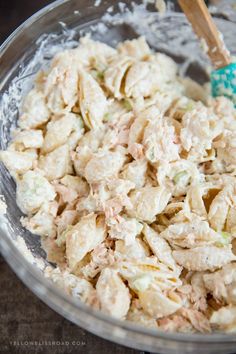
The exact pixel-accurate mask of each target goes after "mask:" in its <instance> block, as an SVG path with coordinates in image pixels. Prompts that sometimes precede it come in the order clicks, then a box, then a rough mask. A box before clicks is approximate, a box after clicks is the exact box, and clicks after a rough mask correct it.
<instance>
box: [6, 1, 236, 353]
mask: <svg viewBox="0 0 236 354" xmlns="http://www.w3.org/2000/svg"><path fill="white" fill-rule="evenodd" d="M122 2H123V4H124V5H119V4H118V3H117V1H115V0H114V1H113V0H110V1H109V0H107V1H106V0H105V1H102V2H101V4H100V6H94V1H93V0H80V1H78V0H64V1H63V0H59V1H56V2H54V3H53V4H51V5H49V6H48V7H46V8H44V9H43V10H41V11H40V12H38V13H37V14H35V15H34V16H32V17H31V18H30V19H29V20H27V21H26V22H25V23H24V24H23V25H22V26H21V27H19V28H18V29H17V30H16V31H15V32H14V33H13V34H12V35H11V36H10V37H9V38H8V39H7V41H6V42H5V43H4V44H3V45H2V47H1V48H0V55H1V56H0V65H1V71H0V134H1V135H0V149H5V148H6V146H7V143H8V141H9V139H10V130H11V128H12V127H14V126H15V124H16V121H17V117H18V111H19V106H20V101H21V98H22V96H24V94H25V93H26V92H27V91H28V90H29V88H30V87H31V86H32V82H33V78H34V75H35V73H36V72H37V71H38V70H39V68H40V67H42V66H45V65H47V63H48V61H49V60H50V58H51V57H52V56H53V55H54V54H55V53H56V52H57V51H59V50H62V49H63V48H68V47H74V46H76V44H77V42H78V39H79V37H80V36H81V35H84V34H85V33H88V32H90V33H91V35H92V37H94V38H95V39H98V40H102V41H105V42H107V43H109V44H111V45H115V44H116V43H117V42H119V41H121V40H125V39H127V38H134V37H137V36H139V35H142V34H144V35H145V36H146V37H147V40H148V42H149V44H150V45H151V46H152V47H153V48H154V49H155V50H159V51H161V52H164V53H166V54H168V55H170V56H172V57H173V58H174V59H175V60H176V61H177V62H178V63H179V64H180V68H181V70H182V71H185V72H187V74H188V75H190V76H192V77H193V78H195V79H196V80H197V81H199V82H201V83H202V82H204V81H206V80H207V75H206V73H205V70H204V67H205V66H206V65H208V64H209V63H208V61H207V58H206V56H205V55H204V54H203V53H202V51H201V49H200V47H199V43H198V41H197V40H196V37H195V36H194V34H193V33H192V30H191V28H190V26H189V25H188V23H187V22H186V20H185V18H184V16H183V15H182V14H180V13H178V12H176V10H175V2H169V4H170V5H171V6H170V8H171V11H168V12H167V13H166V14H164V15H162V16H160V15H159V14H157V13H156V12H155V10H154V8H153V7H152V6H151V5H148V10H145V9H144V7H143V6H142V5H140V4H141V1H133V2H132V3H133V4H136V5H135V11H134V15H132V16H131V15H130V13H127V12H125V13H124V7H125V6H127V7H128V8H130V9H131V8H132V5H131V1H128V0H124V1H122ZM230 2H231V1H230V0H228V1H227V7H225V6H223V7H222V4H221V5H220V6H221V7H222V8H223V10H225V9H228V10H227V14H225V13H224V16H223V17H224V18H222V16H219V14H218V15H217V17H218V18H217V19H216V20H217V24H218V26H219V28H220V30H221V31H222V32H223V34H224V38H225V41H226V44H227V46H228V47H229V49H230V50H231V51H232V53H233V54H235V53H234V50H235V38H234V36H235V30H236V23H235V13H233V12H232V13H231V11H229V3H230ZM137 5H138V6H137ZM110 6H114V8H113V11H110V12H109V15H105V16H104V14H105V13H106V11H107V9H108V8H109V7H110ZM215 10H217V9H215ZM221 10H222V9H221ZM215 12H217V11H215ZM226 17H227V18H226ZM0 178H1V179H0V188H1V191H0V194H1V195H3V196H4V198H5V200H6V204H7V214H6V216H4V217H3V216H1V217H0V233H1V236H0V246H1V252H2V254H3V256H4V257H5V259H6V261H7V262H8V263H9V265H10V266H11V267H12V269H13V270H14V271H15V273H17V275H18V276H19V277H20V278H21V279H22V281H23V282H24V283H25V284H26V285H27V286H28V287H29V288H30V289H31V290H32V291H33V292H34V293H35V294H36V295H37V296H38V297H39V298H41V300H43V301H44V302H45V303H46V304H48V305H49V306H50V307H52V308H53V309H54V310H56V311H57V312H59V313H60V314H61V315H63V316H64V317H66V318H68V319H69V320H71V321H73V322H74V323H76V324H78V325H79V326H81V327H83V328H85V329H87V330H89V331H91V332H93V333H95V334H97V335H99V336H100V337H103V338H106V339H109V340H112V341H115V342H117V343H121V344H123V345H127V346H130V347H134V348H138V349H140V350H145V351H151V352H158V353H168V354H169V353H182V354H183V353H199V352H204V353H205V354H208V353H217V354H220V353H224V354H227V353H233V352H236V337H235V335H225V334H219V333H218V334H217V333H215V334H212V335H197V334H196V335H195V334H170V333H162V332H157V331H155V330H151V329H145V328H142V327H139V326H138V325H137V326H136V325H134V324H131V323H128V322H120V321H118V320H115V319H113V318H111V317H108V316H106V315H104V314H102V313H100V312H96V311H94V310H92V309H90V308H88V307H87V306H85V305H84V304H82V303H80V302H78V301H75V300H74V299H73V298H69V297H68V296H67V295H66V294H64V293H63V292H62V291H60V290H59V289H58V288H56V287H55V286H54V285H53V284H52V283H51V282H49V281H48V280H46V279H45V278H44V276H43V273H42V271H40V269H39V268H38V267H37V266H36V263H37V264H42V263H44V264H46V260H45V253H44V251H43V250H42V249H41V247H40V239H39V237H37V236H35V235H31V234H30V233H29V232H27V231H26V230H25V229H24V228H22V226H21V224H20V217H21V216H22V213H21V212H20V210H19V208H18V207H17V205H16V200H15V184H14V181H13V180H12V178H11V177H10V175H9V173H8V172H7V170H6V169H5V168H4V166H3V165H1V166H0ZM17 236H20V237H23V238H24V240H25V242H26V245H27V247H28V248H29V250H30V251H31V252H32V254H33V256H34V258H35V259H31V260H30V261H29V259H26V258H25V256H24V255H23V254H22V252H21V251H20V250H19V247H17V245H16V243H15V242H14V240H16V237H17ZM32 263H33V264H32Z"/></svg>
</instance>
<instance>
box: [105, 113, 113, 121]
mask: <svg viewBox="0 0 236 354" xmlns="http://www.w3.org/2000/svg"><path fill="white" fill-rule="evenodd" d="M111 119H112V115H111V113H109V112H107V113H106V114H105V115H104V117H103V121H104V122H109V120H111Z"/></svg>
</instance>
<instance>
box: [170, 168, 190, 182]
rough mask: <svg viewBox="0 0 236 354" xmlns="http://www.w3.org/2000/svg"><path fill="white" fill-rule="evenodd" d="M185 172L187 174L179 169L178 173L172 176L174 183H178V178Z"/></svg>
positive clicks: (185, 172)
mask: <svg viewBox="0 0 236 354" xmlns="http://www.w3.org/2000/svg"><path fill="white" fill-rule="evenodd" d="M187 174H188V172H187V171H180V172H178V173H177V174H176V175H175V176H174V178H173V181H174V184H177V183H179V181H180V179H181V178H182V177H184V176H186V175H187Z"/></svg>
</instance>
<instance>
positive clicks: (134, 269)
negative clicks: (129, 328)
mask: <svg viewBox="0 0 236 354" xmlns="http://www.w3.org/2000/svg"><path fill="white" fill-rule="evenodd" d="M0 159H1V161H2V162H3V163H4V164H5V166H6V167H7V169H8V170H9V172H10V174H11V175H12V177H13V178H14V179H15V181H16V199H17V204H18V206H19V208H20V209H21V210H22V212H23V213H24V216H23V217H22V218H21V222H22V225H23V226H24V227H25V228H26V229H27V230H29V231H30V232H31V233H32V234H37V235H40V236H41V239H42V246H43V247H44V249H45V250H46V252H47V258H48V261H49V262H52V263H53V264H55V265H56V266H55V267H53V266H48V267H47V268H46V270H45V276H46V277H48V278H50V279H51V280H52V281H53V282H54V283H56V284H57V285H58V286H59V287H61V288H63V289H65V291H66V292H68V293H69V294H71V296H73V297H75V298H77V299H79V300H82V301H83V302H85V303H86V304H88V305H90V306H92V307H93V308H95V309H99V310H101V311H103V312H105V313H106V314H109V315H111V316H114V317H116V318H118V319H122V320H125V319H126V320H129V321H133V322H135V323H138V324H141V325H143V326H146V327H152V328H156V329H161V330H164V331H180V332H204V333H205V332H211V331H213V330H220V331H227V332H231V331H235V330H236V241H235V240H236V177H235V176H236V110H235V108H234V106H233V104H232V103H231V102H230V101H229V100H227V99H226V98H224V97H219V98H216V99H213V98H211V97H210V95H209V94H208V90H207V86H206V85H205V86H200V85H199V84H197V83H196V82H194V81H193V80H191V79H190V78H187V77H186V78H183V77H181V76H180V75H179V74H178V67H177V64H176V63H175V62H174V61H173V60H172V59H171V58H170V57H168V56H166V55H165V54H162V53H156V52H153V51H152V50H151V49H150V48H149V46H148V44H147V42H146V41H145V38H144V37H140V38H137V39H133V40H127V41H125V42H123V43H119V44H118V45H117V47H116V48H112V47H110V46H108V45H106V44H104V43H101V42H96V41H93V40H92V39H91V38H89V37H84V38H81V40H80V44H79V46H78V47H77V48H75V49H68V50H65V51H63V52H60V53H59V54H57V55H56V56H55V57H54V58H53V60H52V62H51V65H50V67H49V68H48V69H47V70H46V69H45V70H41V71H40V72H39V73H38V74H37V77H36V79H35V82H34V87H33V89H32V90H31V91H30V92H29V93H28V95H27V96H26V97H25V99H24V102H23V104H22V107H21V113H20V117H19V120H18V128H17V129H16V130H15V131H14V132H13V134H12V140H11V142H10V144H9V146H8V148H7V150H6V151H1V152H0ZM32 237H33V236H32Z"/></svg>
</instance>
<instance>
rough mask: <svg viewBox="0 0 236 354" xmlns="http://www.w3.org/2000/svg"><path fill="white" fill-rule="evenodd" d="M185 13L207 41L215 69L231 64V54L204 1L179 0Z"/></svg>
mask: <svg viewBox="0 0 236 354" xmlns="http://www.w3.org/2000/svg"><path fill="white" fill-rule="evenodd" d="M178 1H179V5H180V6H181V8H182V10H183V12H184V13H185V15H186V17H187V18H188V20H189V22H190V23H191V25H192V27H193V30H194V31H195V33H196V34H197V36H198V37H199V38H200V39H202V38H203V39H204V40H205V41H206V44H207V47H208V56H209V57H210V59H211V61H212V64H213V66H214V67H215V69H219V68H222V67H224V66H227V65H229V64H230V63H231V59H230V53H229V52H228V50H227V49H226V47H225V45H224V42H223V39H222V37H221V35H220V32H219V31H218V29H217V27H216V25H215V23H214V21H213V19H212V17H211V15H210V13H209V11H208V8H207V6H206V4H205V2H204V0H178Z"/></svg>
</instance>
